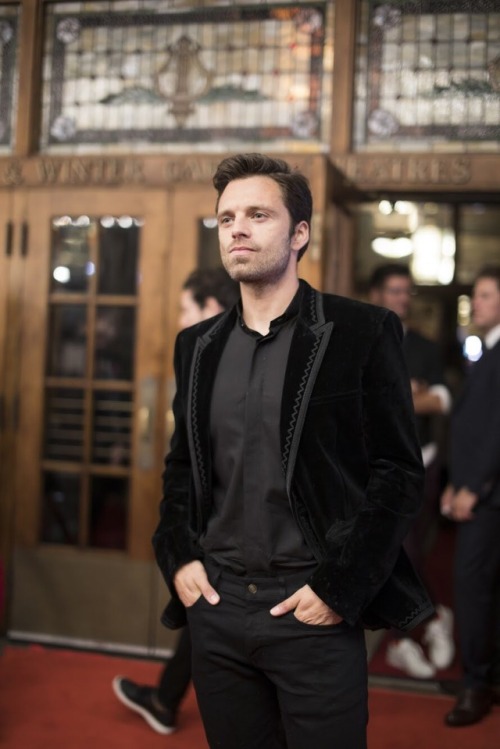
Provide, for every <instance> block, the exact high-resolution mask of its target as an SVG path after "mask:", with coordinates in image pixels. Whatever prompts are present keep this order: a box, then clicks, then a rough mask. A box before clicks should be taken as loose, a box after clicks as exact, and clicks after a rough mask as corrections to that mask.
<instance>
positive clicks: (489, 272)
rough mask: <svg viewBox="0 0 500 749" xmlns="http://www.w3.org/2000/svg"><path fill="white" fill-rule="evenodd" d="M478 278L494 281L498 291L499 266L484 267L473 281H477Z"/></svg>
mask: <svg viewBox="0 0 500 749" xmlns="http://www.w3.org/2000/svg"><path fill="white" fill-rule="evenodd" d="M480 278H491V279H492V280H493V281H496V283H497V286H498V288H499V290H500V265H485V266H484V268H481V270H480V271H479V272H478V273H477V275H476V278H475V281H479V279H480Z"/></svg>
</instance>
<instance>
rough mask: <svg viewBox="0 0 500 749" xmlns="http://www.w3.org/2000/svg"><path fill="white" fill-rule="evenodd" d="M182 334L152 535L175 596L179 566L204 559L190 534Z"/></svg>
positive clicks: (186, 373) (186, 371)
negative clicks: (171, 428) (171, 430)
mask: <svg viewBox="0 0 500 749" xmlns="http://www.w3.org/2000/svg"><path fill="white" fill-rule="evenodd" d="M181 349H182V334H181V335H179V336H178V337H177V340H176V344H175V353H174V370H175V380H176V393H175V397H174V401H173V406H172V408H173V413H174V420H175V429H174V433H173V436H172V441H171V445H170V451H169V452H168V454H167V456H166V458H165V470H164V472H163V498H162V501H161V503H160V522H159V524H158V527H157V529H156V531H155V533H154V536H153V547H154V550H155V555H156V560H157V563H158V566H159V568H160V570H161V572H162V574H163V577H164V578H165V581H166V583H167V585H168V587H169V589H170V593H171V594H172V596H173V597H177V591H176V589H175V586H174V582H173V580H174V576H175V574H176V572H177V571H178V570H179V568H180V567H182V566H183V565H186V564H188V563H189V562H191V561H193V560H195V559H201V558H202V552H201V549H200V547H199V546H198V544H197V542H196V541H195V540H194V539H193V537H192V534H190V532H189V501H190V495H191V492H192V491H194V489H193V488H192V470H191V457H190V453H189V444H188V436H187V428H186V403H185V400H186V399H187V392H188V380H189V357H187V356H184V357H183V356H182V353H181Z"/></svg>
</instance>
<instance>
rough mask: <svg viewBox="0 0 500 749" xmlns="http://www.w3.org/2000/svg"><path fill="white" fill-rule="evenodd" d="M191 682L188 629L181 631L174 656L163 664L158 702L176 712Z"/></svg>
mask: <svg viewBox="0 0 500 749" xmlns="http://www.w3.org/2000/svg"><path fill="white" fill-rule="evenodd" d="M190 682H191V637H190V634H189V627H184V629H182V630H181V633H180V637H179V640H178V642H177V648H176V650H175V653H174V655H173V656H172V658H171V659H170V660H169V661H168V663H166V664H165V667H164V668H163V670H162V672H161V675H160V680H159V682H158V693H157V694H158V700H159V701H160V703H161V704H162V705H163V706H164V707H167V708H168V709H169V710H172V712H174V713H175V712H176V711H177V709H178V707H179V704H180V702H181V700H182V698H183V697H184V695H185V694H186V691H187V689H188V687H189V684H190Z"/></svg>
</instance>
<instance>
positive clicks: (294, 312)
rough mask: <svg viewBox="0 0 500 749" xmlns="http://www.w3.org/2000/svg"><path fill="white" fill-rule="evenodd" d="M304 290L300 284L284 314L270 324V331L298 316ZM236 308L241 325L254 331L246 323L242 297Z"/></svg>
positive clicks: (247, 329)
mask: <svg viewBox="0 0 500 749" xmlns="http://www.w3.org/2000/svg"><path fill="white" fill-rule="evenodd" d="M302 291H303V289H302V285H299V288H298V289H297V291H296V293H295V295H294V297H293V299H292V301H291V302H290V304H289V305H288V307H287V308H286V310H285V311H284V312H283V314H282V315H280V316H279V317H276V318H275V319H274V320H271V322H270V324H269V333H271V332H276V331H277V330H278V328H281V326H282V325H284V324H285V323H287V322H290V320H294V319H295V318H296V317H298V315H299V312H300V302H301V299H302ZM236 309H237V312H238V322H239V324H240V325H241V327H242V328H243V329H244V330H246V331H248V332H254V331H250V329H249V328H247V326H246V325H245V321H244V319H243V307H242V304H241V299H239V301H238V303H237V305H236ZM268 335H269V334H268Z"/></svg>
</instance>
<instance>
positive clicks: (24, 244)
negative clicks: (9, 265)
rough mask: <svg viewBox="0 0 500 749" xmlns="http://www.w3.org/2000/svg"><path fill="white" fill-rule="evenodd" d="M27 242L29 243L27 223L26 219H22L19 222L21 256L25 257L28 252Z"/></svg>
mask: <svg viewBox="0 0 500 749" xmlns="http://www.w3.org/2000/svg"><path fill="white" fill-rule="evenodd" d="M28 243H29V224H28V222H27V221H23V222H22V224H21V256H22V257H26V255H27V254H28Z"/></svg>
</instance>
